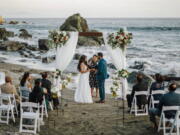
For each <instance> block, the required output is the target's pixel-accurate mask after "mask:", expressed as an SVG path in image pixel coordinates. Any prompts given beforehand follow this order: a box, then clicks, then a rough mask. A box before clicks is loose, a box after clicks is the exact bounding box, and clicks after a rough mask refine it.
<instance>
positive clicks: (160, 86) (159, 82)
mask: <svg viewBox="0 0 180 135" xmlns="http://www.w3.org/2000/svg"><path fill="white" fill-rule="evenodd" d="M155 79H156V82H153V83H152V85H151V88H150V94H152V91H155V90H164V79H163V77H162V76H161V75H160V74H155ZM161 96H162V95H159V94H158V95H154V96H153V97H154V100H160V98H161Z"/></svg>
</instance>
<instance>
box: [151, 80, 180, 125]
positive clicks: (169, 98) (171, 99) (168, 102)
mask: <svg viewBox="0 0 180 135" xmlns="http://www.w3.org/2000/svg"><path fill="white" fill-rule="evenodd" d="M176 87H177V86H176V84H175V83H172V84H171V85H170V86H169V92H168V93H167V94H165V95H163V96H162V97H161V99H160V102H159V105H158V108H152V109H150V110H149V115H150V121H152V122H153V123H154V126H155V128H157V127H158V126H157V123H156V116H160V115H161V111H162V108H163V106H180V94H178V93H175V91H176ZM175 114H176V112H174V111H168V112H165V117H166V118H174V117H175Z"/></svg>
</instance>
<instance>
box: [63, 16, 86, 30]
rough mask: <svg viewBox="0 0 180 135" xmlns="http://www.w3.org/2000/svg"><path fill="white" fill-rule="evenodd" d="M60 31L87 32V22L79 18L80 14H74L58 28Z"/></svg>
mask: <svg viewBox="0 0 180 135" xmlns="http://www.w3.org/2000/svg"><path fill="white" fill-rule="evenodd" d="M60 30H62V31H79V32H87V31H89V28H88V25H87V21H86V20H85V19H84V18H83V17H81V16H80V14H74V15H72V16H70V17H69V18H67V19H66V20H65V22H64V23H63V24H62V25H61V26H60Z"/></svg>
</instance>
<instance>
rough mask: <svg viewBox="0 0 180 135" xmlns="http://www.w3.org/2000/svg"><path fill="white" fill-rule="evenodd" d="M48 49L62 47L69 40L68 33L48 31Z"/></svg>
mask: <svg viewBox="0 0 180 135" xmlns="http://www.w3.org/2000/svg"><path fill="white" fill-rule="evenodd" d="M48 37H49V47H50V48H57V47H62V46H64V45H65V44H66V42H67V41H68V40H69V38H70V34H69V32H66V31H59V30H53V31H49V36H48Z"/></svg>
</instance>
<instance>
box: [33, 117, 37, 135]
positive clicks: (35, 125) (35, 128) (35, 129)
mask: <svg viewBox="0 0 180 135" xmlns="http://www.w3.org/2000/svg"><path fill="white" fill-rule="evenodd" d="M37 128H38V118H35V124H34V134H36V131H37Z"/></svg>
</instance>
